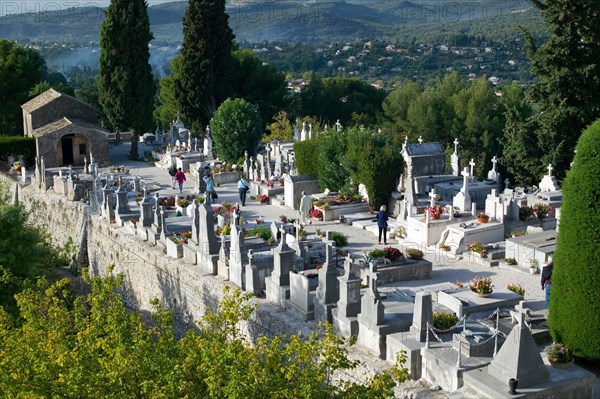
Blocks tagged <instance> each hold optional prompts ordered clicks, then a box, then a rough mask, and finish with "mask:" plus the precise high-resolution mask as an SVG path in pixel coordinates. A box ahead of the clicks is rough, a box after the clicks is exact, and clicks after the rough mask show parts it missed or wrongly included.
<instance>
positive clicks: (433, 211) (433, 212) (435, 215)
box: [426, 205, 445, 220]
mask: <svg viewBox="0 0 600 399" xmlns="http://www.w3.org/2000/svg"><path fill="white" fill-rule="evenodd" d="M426 211H427V212H429V216H431V218H432V219H433V220H438V219H439V218H440V217H441V216H442V215H443V214H444V212H445V211H444V207H443V206H441V205H434V206H429V207H427V209H426Z"/></svg>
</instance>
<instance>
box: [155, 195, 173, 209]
mask: <svg viewBox="0 0 600 399" xmlns="http://www.w3.org/2000/svg"><path fill="white" fill-rule="evenodd" d="M158 205H159V206H164V207H165V208H170V209H172V208H174V207H175V197H160V198H159V199H158Z"/></svg>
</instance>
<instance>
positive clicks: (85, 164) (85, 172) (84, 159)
mask: <svg viewBox="0 0 600 399" xmlns="http://www.w3.org/2000/svg"><path fill="white" fill-rule="evenodd" d="M83 174H84V175H85V174H87V157H83Z"/></svg>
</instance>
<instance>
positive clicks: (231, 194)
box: [110, 143, 546, 310]
mask: <svg viewBox="0 0 600 399" xmlns="http://www.w3.org/2000/svg"><path fill="white" fill-rule="evenodd" d="M151 149H152V147H151V146H147V145H145V144H143V143H140V148H139V151H140V154H144V152H146V151H151ZM128 152H129V145H120V146H117V147H111V150H110V156H111V162H112V164H113V166H118V165H126V166H128V167H129V168H130V173H131V174H133V175H138V176H140V177H141V178H142V179H144V180H145V181H152V182H156V183H158V184H160V186H161V190H160V194H161V195H164V196H170V195H176V194H178V193H179V190H178V189H172V188H171V177H170V176H169V174H168V173H167V170H166V169H161V168H157V167H155V166H154V164H151V163H149V162H138V161H130V160H129V159H128V155H127V154H128ZM193 190H194V179H193V178H191V177H188V180H187V181H186V182H185V184H184V194H193ZM217 192H218V194H219V201H228V202H233V203H235V202H239V198H238V193H237V187H236V184H235V183H231V184H224V185H222V186H221V187H218V188H217ZM242 215H243V217H244V219H245V220H253V219H255V218H257V217H259V216H260V217H262V218H263V219H264V220H265V221H266V222H267V223H268V222H271V221H273V220H278V219H279V216H280V215H285V216H286V217H288V218H298V217H299V214H298V212H297V211H295V210H293V209H289V208H284V207H279V206H274V205H263V204H260V203H259V202H258V201H256V200H251V199H249V198H248V199H247V200H246V206H245V207H244V208H242ZM317 228H319V229H321V230H323V231H325V230H334V231H338V232H340V233H343V234H345V235H346V236H347V237H348V246H347V247H346V248H345V249H347V250H349V251H350V252H351V253H355V252H358V253H361V252H362V251H370V250H372V249H375V248H382V246H380V245H377V237H375V235H373V234H371V233H369V232H367V231H366V230H359V229H357V228H354V227H351V226H349V225H347V224H344V223H339V222H338V221H328V222H316V221H313V224H311V225H309V226H307V227H306V228H305V229H306V230H307V231H308V233H309V235H310V234H311V233H314V232H315V230H316V229H317ZM388 244H389V245H392V246H397V247H399V248H400V249H401V250H402V242H398V241H397V240H388ZM421 249H422V250H423V251H424V252H425V258H426V259H427V260H429V261H431V262H432V263H433V273H432V278H431V279H430V280H415V281H402V282H397V283H393V284H386V285H385V286H383V287H381V290H382V291H390V290H396V289H397V288H401V287H419V286H423V285H431V284H437V283H445V282H451V283H455V282H458V283H462V284H465V285H466V284H468V283H469V281H471V280H472V279H473V278H474V277H475V276H479V277H491V278H492V282H493V284H494V285H495V286H496V287H499V288H504V287H506V285H507V284H509V283H518V284H521V286H522V287H523V288H524V289H525V300H526V301H527V306H528V307H529V308H531V309H533V310H542V309H545V308H546V305H545V303H544V291H543V290H542V289H541V286H540V275H539V274H537V275H530V274H529V273H528V269H523V271H521V270H517V269H515V270H507V269H500V268H498V267H487V266H483V265H481V264H477V263H475V262H471V261H469V256H470V254H466V255H465V256H464V257H458V258H456V257H453V256H451V255H448V254H447V253H445V252H442V251H440V250H439V249H435V248H433V247H429V248H421Z"/></svg>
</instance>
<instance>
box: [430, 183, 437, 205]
mask: <svg viewBox="0 0 600 399" xmlns="http://www.w3.org/2000/svg"><path fill="white" fill-rule="evenodd" d="M435 197H437V194H436V193H435V188H432V189H431V192H430V193H429V198H430V199H429V206H430V207H432V208H433V207H434V206H435Z"/></svg>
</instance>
